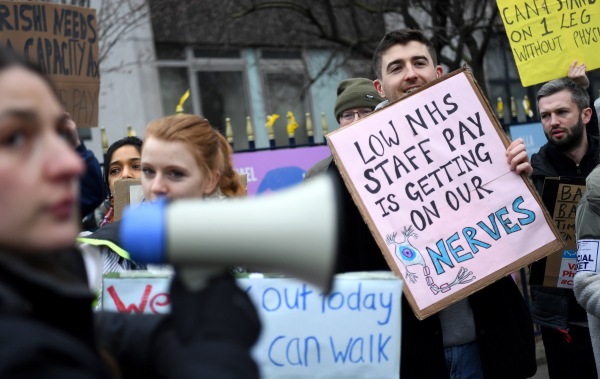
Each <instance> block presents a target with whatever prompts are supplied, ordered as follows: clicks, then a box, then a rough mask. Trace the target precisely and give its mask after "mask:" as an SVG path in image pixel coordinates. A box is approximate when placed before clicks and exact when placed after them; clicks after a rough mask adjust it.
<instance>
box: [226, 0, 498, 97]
mask: <svg viewBox="0 0 600 379" xmlns="http://www.w3.org/2000/svg"><path fill="white" fill-rule="evenodd" d="M240 3H241V1H240ZM265 11H269V12H293V13H295V14H296V15H298V16H301V17H302V19H303V20H304V21H305V24H306V27H305V28H303V29H301V32H303V33H306V34H308V35H310V36H312V37H313V38H316V39H318V40H321V41H325V42H327V43H330V44H331V45H333V46H341V47H344V48H346V49H348V50H349V51H351V52H353V53H355V54H359V55H362V56H363V57H365V58H368V59H370V58H372V56H373V53H374V51H375V48H376V46H377V42H378V41H379V40H380V39H381V38H382V37H383V32H382V33H381V34H380V35H378V36H374V35H373V33H372V31H373V29H374V28H373V25H372V24H371V25H369V23H365V22H364V20H363V17H364V15H365V14H371V15H382V16H383V15H385V19H386V20H388V21H389V20H397V21H398V23H393V25H390V26H391V27H399V26H401V25H402V26H405V27H409V28H413V29H420V30H423V31H424V32H426V33H427V34H429V35H430V36H431V39H432V42H433V44H434V46H435V49H436V51H437V55H438V59H439V61H440V62H441V63H443V64H445V65H446V66H448V68H449V69H450V71H452V70H455V69H458V68H460V67H461V65H462V64H463V62H466V63H467V64H468V65H469V66H470V67H471V70H472V71H473V74H474V76H475V78H476V79H477V81H478V82H479V84H480V86H481V87H482V88H483V90H484V92H486V93H487V89H486V86H485V76H484V68H483V67H484V57H485V53H486V50H487V48H488V46H489V42H490V39H491V38H492V36H493V35H494V34H495V33H497V32H498V31H499V30H502V21H501V19H500V18H499V17H498V13H499V12H498V7H497V6H496V2H495V1H493V0H362V1H359V0H254V1H246V2H245V4H243V5H242V4H241V5H240V7H239V10H238V11H237V12H234V13H233V14H232V18H233V19H241V18H244V17H248V16H250V15H252V14H253V13H257V12H265ZM313 79H314V78H313ZM313 81H314V80H313Z"/></svg>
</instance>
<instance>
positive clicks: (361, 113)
mask: <svg viewBox="0 0 600 379" xmlns="http://www.w3.org/2000/svg"><path fill="white" fill-rule="evenodd" d="M371 113H373V111H372V110H371V109H361V110H359V111H346V112H344V113H342V116H341V117H342V119H344V120H346V121H352V120H354V115H355V114H358V118H359V119H361V118H363V117H366V116H368V115H370V114H371Z"/></svg>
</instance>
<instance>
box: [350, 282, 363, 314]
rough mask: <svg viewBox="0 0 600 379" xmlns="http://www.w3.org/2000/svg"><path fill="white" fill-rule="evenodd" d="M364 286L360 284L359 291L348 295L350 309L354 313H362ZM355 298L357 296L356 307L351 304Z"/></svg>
mask: <svg viewBox="0 0 600 379" xmlns="http://www.w3.org/2000/svg"><path fill="white" fill-rule="evenodd" d="M361 286H362V284H361V283H358V291H356V292H353V293H351V294H350V295H348V308H349V309H350V310H352V311H360V289H361ZM353 296H356V303H355V304H356V306H352V305H350V302H351V301H352V299H353Z"/></svg>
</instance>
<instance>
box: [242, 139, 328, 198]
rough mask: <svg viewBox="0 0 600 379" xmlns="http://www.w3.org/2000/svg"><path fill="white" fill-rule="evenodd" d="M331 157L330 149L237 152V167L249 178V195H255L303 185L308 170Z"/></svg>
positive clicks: (312, 147)
mask: <svg viewBox="0 0 600 379" xmlns="http://www.w3.org/2000/svg"><path fill="white" fill-rule="evenodd" d="M329 155H331V153H330V152H329V148H328V147H327V146H311V147H300V148H296V149H277V150H264V151H255V152H248V153H236V154H234V156H233V168H234V169H235V171H237V173H238V174H246V175H248V196H254V195H260V194H262V193H268V192H274V191H279V190H281V189H284V188H287V187H291V186H294V185H296V184H300V183H302V180H303V179H304V174H305V173H306V171H308V170H309V169H310V168H311V167H312V166H313V165H314V164H315V163H317V162H319V161H320V160H322V159H325V158H326V157H328V156H329Z"/></svg>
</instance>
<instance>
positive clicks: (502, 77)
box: [485, 34, 542, 125]
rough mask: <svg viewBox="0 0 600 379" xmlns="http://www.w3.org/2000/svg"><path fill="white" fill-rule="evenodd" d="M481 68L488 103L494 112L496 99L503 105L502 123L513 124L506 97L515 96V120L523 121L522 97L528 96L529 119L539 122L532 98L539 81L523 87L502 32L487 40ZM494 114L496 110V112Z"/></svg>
mask: <svg viewBox="0 0 600 379" xmlns="http://www.w3.org/2000/svg"><path fill="white" fill-rule="evenodd" d="M485 70H486V77H487V82H488V95H489V100H490V104H491V105H492V107H493V108H494V110H495V111H496V109H497V103H498V98H501V99H502V103H503V104H504V123H505V125H509V124H513V122H512V114H511V103H510V98H511V97H514V98H515V104H516V106H517V119H518V121H519V122H527V118H526V116H525V109H524V107H523V100H524V98H525V96H527V97H528V98H529V102H530V104H531V110H532V111H533V121H539V119H540V116H539V113H538V110H537V103H536V100H535V97H536V94H537V92H538V90H539V89H540V88H541V86H542V84H537V85H534V86H529V87H523V86H522V85H521V79H520V77H519V72H518V70H517V65H516V63H515V59H514V57H513V54H512V52H511V50H510V45H509V43H508V40H507V39H506V35H505V34H498V35H496V36H495V37H493V38H492V40H491V41H490V46H489V48H488V51H487V53H486V56H485ZM496 115H497V113H496Z"/></svg>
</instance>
